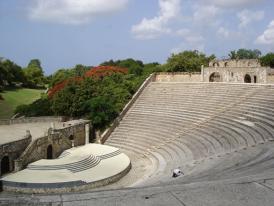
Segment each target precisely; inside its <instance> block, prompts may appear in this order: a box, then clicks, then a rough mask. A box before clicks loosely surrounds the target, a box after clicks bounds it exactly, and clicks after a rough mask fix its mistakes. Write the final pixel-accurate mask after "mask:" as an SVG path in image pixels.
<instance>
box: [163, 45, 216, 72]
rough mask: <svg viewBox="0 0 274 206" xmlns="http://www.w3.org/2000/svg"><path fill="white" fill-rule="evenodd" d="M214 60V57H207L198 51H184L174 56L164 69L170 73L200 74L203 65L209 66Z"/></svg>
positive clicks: (169, 59)
mask: <svg viewBox="0 0 274 206" xmlns="http://www.w3.org/2000/svg"><path fill="white" fill-rule="evenodd" d="M214 58H215V56H214V55H212V56H209V57H207V56H206V55H205V54H203V53H200V52H198V51H196V50H195V51H184V52H181V53H178V54H172V55H171V57H169V58H168V60H167V63H166V64H165V65H163V68H164V70H166V71H168V72H199V71H200V70H201V65H208V63H209V61H210V60H212V59H214Z"/></svg>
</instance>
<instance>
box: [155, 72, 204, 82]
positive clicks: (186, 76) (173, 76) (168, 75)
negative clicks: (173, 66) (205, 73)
mask: <svg viewBox="0 0 274 206" xmlns="http://www.w3.org/2000/svg"><path fill="white" fill-rule="evenodd" d="M155 81H156V82H201V81H202V78H201V73H197V72H196V73H187V72H161V73H157V74H156V77H155Z"/></svg>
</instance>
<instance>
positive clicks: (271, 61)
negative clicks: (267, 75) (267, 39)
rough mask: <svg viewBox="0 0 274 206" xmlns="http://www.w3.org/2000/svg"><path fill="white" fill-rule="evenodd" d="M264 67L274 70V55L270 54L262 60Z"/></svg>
mask: <svg viewBox="0 0 274 206" xmlns="http://www.w3.org/2000/svg"><path fill="white" fill-rule="evenodd" d="M260 62H261V64H262V66H266V67H271V68H274V53H272V52H271V53H268V54H266V55H264V56H262V57H261V58H260Z"/></svg>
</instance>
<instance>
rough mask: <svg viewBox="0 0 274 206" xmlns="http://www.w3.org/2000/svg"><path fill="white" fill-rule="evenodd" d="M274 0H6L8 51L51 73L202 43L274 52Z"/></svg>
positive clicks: (1, 18) (0, 6)
mask: <svg viewBox="0 0 274 206" xmlns="http://www.w3.org/2000/svg"><path fill="white" fill-rule="evenodd" d="M273 11H274V1H273V0H0V56H1V57H5V58H8V59H11V60H12V61H14V62H15V63H17V64H19V65H20V66H22V67H25V66H26V65H27V64H28V62H29V61H30V59H34V58H37V59H40V61H41V63H42V67H43V69H44V71H45V73H46V74H52V73H54V72H55V71H56V70H58V69H61V68H71V67H74V66H75V65H76V64H83V65H93V66H96V65H98V64H100V63H101V62H103V61H106V60H110V59H114V60H117V59H125V58H134V59H139V60H142V61H143V62H145V63H148V62H159V63H164V62H166V60H167V58H168V57H169V56H170V55H171V54H172V53H178V52H181V51H184V50H199V51H201V52H204V53H206V54H207V55H210V54H215V55H216V56H217V57H218V58H224V57H226V56H227V55H228V53H229V52H230V51H231V50H237V49H239V48H247V49H260V50H261V51H262V52H263V53H267V52H274V12H273Z"/></svg>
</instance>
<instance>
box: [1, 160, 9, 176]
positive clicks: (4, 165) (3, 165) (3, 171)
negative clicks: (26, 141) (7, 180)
mask: <svg viewBox="0 0 274 206" xmlns="http://www.w3.org/2000/svg"><path fill="white" fill-rule="evenodd" d="M9 171H10V159H9V157H8V156H4V157H3V158H2V160H1V175H3V174H6V173H8V172H9Z"/></svg>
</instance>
